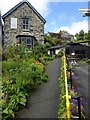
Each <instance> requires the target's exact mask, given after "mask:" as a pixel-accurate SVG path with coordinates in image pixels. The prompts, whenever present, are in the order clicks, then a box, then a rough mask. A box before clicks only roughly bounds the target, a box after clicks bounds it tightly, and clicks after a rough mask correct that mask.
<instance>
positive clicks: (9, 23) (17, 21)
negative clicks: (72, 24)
mask: <svg viewBox="0 0 90 120" xmlns="http://www.w3.org/2000/svg"><path fill="white" fill-rule="evenodd" d="M2 19H3V21H4V47H7V46H8V45H9V44H10V43H12V42H16V41H19V43H22V41H24V42H25V44H26V45H27V46H28V47H29V48H30V47H32V46H33V45H34V44H35V40H36V41H37V42H38V43H39V44H43V43H44V38H43V36H44V24H45V23H46V20H45V19H44V18H43V17H42V16H41V15H40V14H39V13H38V11H37V10H36V9H35V8H34V7H33V6H32V5H31V4H30V3H29V2H28V1H27V0H22V1H21V2H20V3H18V4H17V5H16V6H15V7H13V8H12V9H11V10H9V11H8V12H7V13H5V14H4V15H3V16H2Z"/></svg>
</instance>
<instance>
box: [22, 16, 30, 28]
mask: <svg viewBox="0 0 90 120" xmlns="http://www.w3.org/2000/svg"><path fill="white" fill-rule="evenodd" d="M22 29H23V30H29V19H28V18H22Z"/></svg>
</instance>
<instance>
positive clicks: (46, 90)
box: [16, 59, 61, 118]
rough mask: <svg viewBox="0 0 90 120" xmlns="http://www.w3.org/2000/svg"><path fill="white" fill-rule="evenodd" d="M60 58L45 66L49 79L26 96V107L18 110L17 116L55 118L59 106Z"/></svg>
mask: <svg viewBox="0 0 90 120" xmlns="http://www.w3.org/2000/svg"><path fill="white" fill-rule="evenodd" d="M60 67H61V60H60V59H54V60H53V61H52V62H51V63H50V64H49V65H47V67H46V73H47V74H48V76H49V81H48V82H47V83H44V84H43V85H41V86H39V87H38V88H37V90H36V91H35V92H34V93H33V94H32V95H31V96H30V97H29V98H28V104H27V107H26V108H24V109H22V110H20V111H19V112H18V114H17V116H16V117H17V118H57V117H58V115H57V113H58V106H59V96H60V91H59V81H58V78H59V76H60Z"/></svg>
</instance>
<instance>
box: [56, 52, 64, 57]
mask: <svg viewBox="0 0 90 120" xmlns="http://www.w3.org/2000/svg"><path fill="white" fill-rule="evenodd" d="M62 56H63V51H59V52H58V54H57V55H56V56H55V57H62Z"/></svg>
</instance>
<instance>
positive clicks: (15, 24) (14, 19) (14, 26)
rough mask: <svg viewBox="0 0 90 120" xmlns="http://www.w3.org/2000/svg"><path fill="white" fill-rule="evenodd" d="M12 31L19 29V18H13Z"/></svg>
mask: <svg viewBox="0 0 90 120" xmlns="http://www.w3.org/2000/svg"><path fill="white" fill-rule="evenodd" d="M11 29H17V18H14V17H11Z"/></svg>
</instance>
